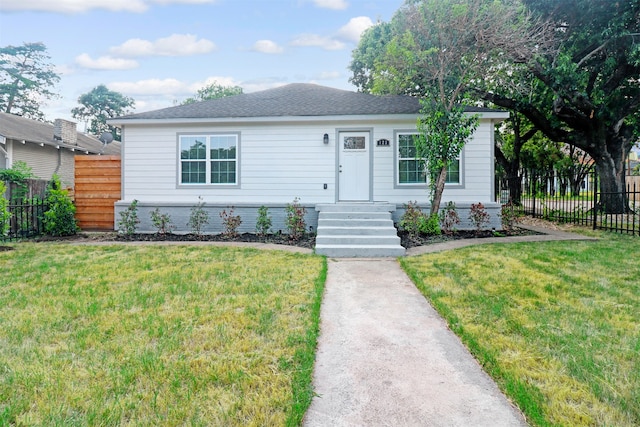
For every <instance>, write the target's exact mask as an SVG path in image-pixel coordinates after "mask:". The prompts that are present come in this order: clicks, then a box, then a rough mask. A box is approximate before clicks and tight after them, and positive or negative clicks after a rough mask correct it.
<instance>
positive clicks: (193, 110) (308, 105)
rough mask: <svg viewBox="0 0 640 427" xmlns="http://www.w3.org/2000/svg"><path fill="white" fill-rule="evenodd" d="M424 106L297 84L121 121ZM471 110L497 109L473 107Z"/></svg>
mask: <svg viewBox="0 0 640 427" xmlns="http://www.w3.org/2000/svg"><path fill="white" fill-rule="evenodd" d="M420 108H421V107H420V102H419V100H418V99H417V98H414V97H410V96H405V95H384V96H377V95H370V94H366V93H359V92H352V91H347V90H341V89H335V88H330V87H326V86H319V85H315V84H309V83H293V84H289V85H286V86H281V87H277V88H274V89H267V90H263V91H260V92H253V93H245V94H241V95H235V96H229V97H226V98H220V99H213V100H210V101H202V102H196V103H193V104H187V105H179V106H176V107H170V108H164V109H161V110H155V111H148V112H145V113H138V114H132V115H128V116H123V117H119V118H118V119H117V121H118V122H121V121H122V122H124V121H126V120H127V119H143V120H163V119H206V118H242V117H247V118H248V117H289V116H291V117H300V116H333V115H335V116H345V115H386V114H417V113H418V112H419V111H420ZM468 111H477V112H482V111H495V110H490V109H486V108H478V109H476V108H471V109H468Z"/></svg>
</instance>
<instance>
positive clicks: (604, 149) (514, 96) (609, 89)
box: [351, 0, 640, 212]
mask: <svg viewBox="0 0 640 427" xmlns="http://www.w3.org/2000/svg"><path fill="white" fill-rule="evenodd" d="M438 3H439V2H436V1H435V0H407V1H406V2H405V4H404V5H403V6H402V7H401V9H400V10H399V11H398V12H397V13H396V15H395V16H394V18H393V19H392V21H391V22H390V23H389V24H383V25H384V26H386V27H387V28H389V29H390V31H391V34H392V35H391V36H387V35H386V34H387V33H386V32H384V31H382V30H381V29H378V30H377V31H379V32H380V37H381V38H380V39H377V40H376V41H375V43H374V42H372V41H371V40H372V38H374V31H376V30H375V29H369V30H368V32H367V33H365V37H363V38H362V39H361V45H360V46H358V49H357V50H356V51H355V52H354V61H353V62H352V64H351V69H352V72H353V77H352V79H351V81H352V82H353V83H354V84H357V85H359V88H360V89H361V90H369V91H374V92H375V91H376V90H389V91H395V92H402V93H409V94H428V92H433V91H434V90H438V91H440V92H442V87H443V85H442V83H444V88H445V91H444V92H445V93H447V90H449V92H448V93H455V92H454V90H455V88H456V85H457V84H459V83H461V84H462V86H461V87H460V89H459V93H461V94H464V95H463V96H464V97H470V98H471V99H476V100H478V99H482V100H485V101H489V102H491V103H493V104H494V105H498V106H500V107H503V108H507V109H510V110H512V111H517V112H519V113H521V114H522V116H523V117H525V118H526V119H527V120H528V121H530V122H531V124H532V125H533V126H534V127H535V129H537V130H538V131H540V132H542V133H543V134H544V135H545V136H546V137H548V138H550V139H551V140H553V141H556V142H562V143H566V144H570V145H572V146H575V147H578V148H580V149H582V150H583V151H584V152H586V153H588V154H589V155H590V156H591V157H592V158H593V160H594V162H595V165H596V169H597V171H598V174H599V176H600V182H601V190H603V192H604V193H607V194H614V193H621V192H622V190H623V189H624V163H625V159H626V156H627V154H628V153H629V150H630V149H631V147H632V145H633V143H634V142H635V141H637V139H638V137H639V136H640V120H638V119H637V117H638V113H640V111H639V110H640V82H639V76H640V47H639V45H640V43H639V42H640V0H626V1H613V0H563V1H557V0H494V1H491V2H488V1H483V0H446V2H445V3H448V4H450V5H451V7H452V9H451V13H449V16H450V17H451V19H449V20H448V21H447V20H434V19H429V16H431V15H430V14H433V13H435V12H433V11H434V10H435V11H436V12H437V10H438V8H439V7H441V6H440V5H439V4H438ZM474 10H476V11H478V12H479V13H476V14H474V13H470V12H472V11H474ZM474 16H481V17H483V18H482V19H479V20H476V19H473V18H474ZM429 28H432V29H433V30H434V32H435V34H436V35H437V38H435V39H433V38H432V37H430V36H428V33H427V35H425V31H424V30H425V29H427V30H429ZM385 37H387V38H386V39H385ZM433 40H435V41H436V42H437V43H440V44H436V43H434V41H433ZM443 40H444V41H447V40H453V41H456V42H457V43H458V45H457V46H459V47H460V49H450V48H449V46H447V45H445V44H442V43H441V41H443ZM363 44H366V46H365V45H363ZM445 49H446V50H445ZM371 51H376V53H379V54H380V55H379V59H373V58H374V56H373V55H371V54H370V52H371ZM395 52H399V54H396V53H395ZM407 52H408V53H409V54H407ZM389 53H393V54H391V55H390V54H389ZM403 56H404V57H405V58H406V60H400V59H402V57H403ZM448 58H453V59H454V60H453V61H452V62H451V63H450V66H447V67H440V70H446V71H447V72H446V77H445V78H444V79H443V80H442V82H441V83H440V86H438V85H437V84H434V77H436V76H437V75H438V74H437V73H438V65H439V64H438V61H439V62H440V64H443V61H446V60H447V59H448ZM448 64H449V63H448ZM362 76H368V77H370V80H371V81H369V80H366V79H363V78H362ZM450 77H453V80H448V79H449V78H450ZM602 205H603V207H604V208H605V209H606V210H607V211H608V212H623V211H625V210H626V201H625V200H624V197H623V196H612V197H610V198H609V199H608V200H604V201H603V202H602Z"/></svg>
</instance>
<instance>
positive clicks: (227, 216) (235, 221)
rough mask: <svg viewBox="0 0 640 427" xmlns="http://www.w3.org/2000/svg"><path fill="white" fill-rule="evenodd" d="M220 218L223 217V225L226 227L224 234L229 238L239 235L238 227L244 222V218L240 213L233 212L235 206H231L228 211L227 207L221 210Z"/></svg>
mask: <svg viewBox="0 0 640 427" xmlns="http://www.w3.org/2000/svg"><path fill="white" fill-rule="evenodd" d="M220 218H221V219H222V226H223V228H224V230H223V231H222V234H223V235H224V236H225V237H229V238H235V237H238V227H240V224H242V219H241V218H240V215H234V214H233V206H232V207H230V208H229V211H228V212H227V210H226V209H224V210H223V211H222V212H220Z"/></svg>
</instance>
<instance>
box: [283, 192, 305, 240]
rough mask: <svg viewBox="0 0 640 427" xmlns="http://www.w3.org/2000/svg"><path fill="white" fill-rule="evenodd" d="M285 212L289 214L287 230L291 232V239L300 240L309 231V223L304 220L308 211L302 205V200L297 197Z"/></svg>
mask: <svg viewBox="0 0 640 427" xmlns="http://www.w3.org/2000/svg"><path fill="white" fill-rule="evenodd" d="M285 210H286V212H287V223H286V225H287V230H289V238H291V239H292V240H298V239H300V238H301V237H302V236H304V233H305V232H306V231H307V223H306V222H305V220H304V216H305V215H306V214H307V210H306V208H305V207H304V206H301V205H300V199H298V198H297V197H296V198H294V199H293V203H290V204H288V205H287V207H286V208H285Z"/></svg>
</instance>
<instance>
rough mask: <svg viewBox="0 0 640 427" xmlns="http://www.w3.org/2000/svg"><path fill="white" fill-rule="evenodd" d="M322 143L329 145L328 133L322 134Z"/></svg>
mask: <svg viewBox="0 0 640 427" xmlns="http://www.w3.org/2000/svg"><path fill="white" fill-rule="evenodd" d="M322 141H323V142H324V143H325V144H328V143H329V134H328V133H325V134H324V138H322Z"/></svg>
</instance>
